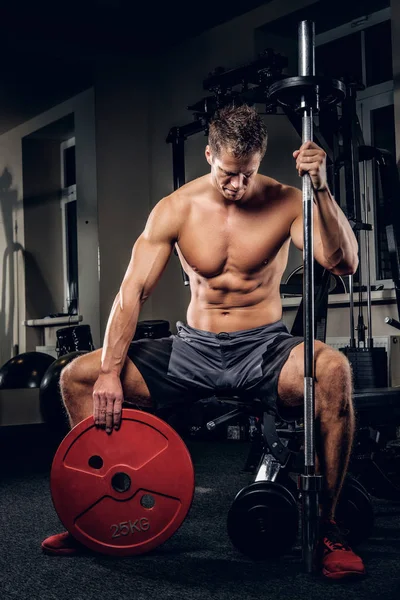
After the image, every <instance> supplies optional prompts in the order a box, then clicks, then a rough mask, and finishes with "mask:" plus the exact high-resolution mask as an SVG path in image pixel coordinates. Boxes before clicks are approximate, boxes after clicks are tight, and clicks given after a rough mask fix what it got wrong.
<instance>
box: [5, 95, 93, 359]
mask: <svg viewBox="0 0 400 600" xmlns="http://www.w3.org/2000/svg"><path fill="white" fill-rule="evenodd" d="M70 114H73V115H74V122H75V140H76V157H77V171H76V186H77V197H78V205H77V212H78V253H79V312H80V313H81V314H82V315H83V322H84V323H89V324H90V326H91V330H92V335H93V341H94V343H95V345H96V346H99V344H100V318H99V270H98V225H97V181H96V151H95V123H94V94H93V90H91V89H89V90H87V91H86V92H83V93H82V94H79V95H77V96H75V97H73V98H71V99H69V100H67V101H65V102H63V103H62V104H59V105H57V106H56V107H53V108H52V109H50V110H49V111H47V112H45V113H43V114H41V115H39V116H38V117H35V118H34V119H31V120H30V121H27V122H26V123H23V124H22V125H19V126H18V127H16V128H15V129H12V130H10V131H8V132H7V133H5V134H3V135H2V136H0V201H1V202H0V207H1V209H0V255H1V259H2V267H3V268H2V269H1V271H0V289H1V299H0V332H1V335H0V361H1V364H4V363H5V362H6V361H7V360H8V359H9V358H10V357H11V356H12V355H13V351H15V349H14V346H17V347H18V348H17V349H18V350H19V352H25V351H26V350H33V349H34V345H35V340H37V339H39V337H40V335H41V332H42V330H41V329H40V328H38V329H37V330H36V332H35V333H34V334H33V336H32V337H31V334H28V336H27V332H28V331H30V330H28V328H27V327H25V326H23V325H22V322H23V321H24V320H25V319H26V318H27V316H28V315H29V316H31V315H32V314H33V312H32V311H34V313H36V314H35V316H42V317H44V316H45V315H46V313H47V311H48V306H51V305H52V304H53V306H54V307H56V308H57V310H61V307H62V305H61V307H60V308H58V306H57V304H58V301H59V300H58V298H59V287H60V283H59V278H58V277H57V276H55V277H54V278H53V276H52V275H50V273H49V272H48V269H49V268H50V269H51V270H53V269H52V266H51V265H53V267H54V265H55V266H57V262H58V259H57V255H58V256H59V252H60V248H61V242H60V239H59V238H58V236H57V234H56V232H57V218H55V219H51V221H52V225H51V226H50V225H49V227H50V229H51V228H52V227H53V231H54V235H53V236H52V237H48V235H47V239H48V241H49V244H48V247H47V252H48V256H47V262H46V260H45V258H46V257H43V246H41V245H40V243H39V241H38V240H37V239H36V238H37V236H39V235H41V233H42V229H41V228H42V227H44V222H46V223H47V222H48V221H46V220H47V219H48V214H47V211H45V212H46V214H41V211H42V207H41V203H40V202H38V203H37V204H36V206H33V205H31V206H30V207H29V209H28V210H27V211H26V214H25V211H24V199H25V200H26V204H27V205H28V200H29V198H31V197H32V194H34V195H35V194H36V192H37V189H38V188H37V187H36V188H35V187H33V186H34V185H36V186H37V185H38V183H39V182H40V180H39V178H38V179H37V180H35V179H34V178H31V179H30V178H29V177H28V178H27V179H26V184H27V188H26V190H24V185H23V183H24V182H23V157H22V140H23V139H24V138H26V137H27V136H29V135H31V134H32V133H34V132H37V131H38V130H40V129H42V128H44V127H46V126H49V125H51V124H52V123H54V122H56V121H58V120H60V119H62V118H63V117H66V116H67V115H70ZM57 154H58V153H57ZM58 155H59V154H58ZM40 158H41V157H40V155H39V156H38V157H37V159H38V161H40ZM56 160H57V159H56ZM58 160H59V159H58ZM32 168H33V167H32ZM56 170H57V169H56V167H54V169H50V173H51V172H53V173H55V172H56ZM48 185H49V188H50V190H49V191H50V196H49V199H51V198H52V193H53V192H54V187H55V183H54V181H52V179H50V183H48ZM58 186H59V180H58ZM39 187H40V186H39ZM25 194H26V195H25ZM40 194H42V189H41V190H40V192H39V196H40ZM43 199H44V197H42V200H43ZM58 210H59V209H58ZM25 219H27V238H26V239H25ZM35 223H36V225H35ZM31 224H33V225H32V226H31ZM47 234H49V232H47ZM39 248H40V250H39ZM32 249H33V250H34V253H36V258H37V257H38V253H39V254H40V262H41V265H40V269H39V272H38V271H37V268H36V267H37V262H36V264H35V263H34V267H35V268H34V269H32V268H31V265H30V263H29V260H28V261H27V262H26V263H25V262H24V256H25V254H26V256H27V257H28V258H29V257H30V255H31V253H32ZM52 255H54V262H53V263H52V260H53V258H52ZM35 269H36V272H35ZM59 269H60V270H62V263H61V261H60V263H59ZM25 274H26V278H25ZM43 276H44V277H43ZM40 278H42V284H43V285H42V286H41V288H42V290H43V289H44V287H45V286H46V285H48V286H49V289H48V292H49V295H48V299H49V298H50V297H51V298H52V300H51V301H50V300H49V303H48V305H47V306H46V305H45V303H44V302H43V305H41V306H39V305H38V304H37V301H36V298H34V297H33V296H32V295H31V293H30V292H31V291H32V290H33V289H34V282H35V281H38V282H39V285H40ZM50 279H51V284H50ZM43 280H44V282H43ZM26 283H27V284H28V294H29V302H30V304H28V305H27V303H26V291H25V286H26ZM50 285H51V289H50ZM32 302H34V305H33V304H32ZM27 311H28V313H27ZM40 311H41V312H42V314H41V315H38V313H39V312H40Z"/></svg>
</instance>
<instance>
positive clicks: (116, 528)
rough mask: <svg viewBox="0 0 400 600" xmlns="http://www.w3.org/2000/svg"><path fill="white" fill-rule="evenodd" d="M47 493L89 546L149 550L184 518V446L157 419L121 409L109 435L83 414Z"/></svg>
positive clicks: (188, 486)
mask: <svg viewBox="0 0 400 600" xmlns="http://www.w3.org/2000/svg"><path fill="white" fill-rule="evenodd" d="M50 487H51V495H52V499H53V504H54V507H55V510H56V512H57V514H58V516H59V518H60V520H61V522H62V523H63V525H64V527H65V528H66V529H67V530H68V531H69V532H70V533H71V534H72V535H73V536H74V537H75V538H76V539H77V540H78V541H80V542H81V543H82V544H84V545H85V546H87V547H88V548H90V549H92V550H94V551H97V552H100V553H103V554H112V555H117V556H128V555H133V554H142V553H145V552H148V551H150V550H152V549H154V548H156V547H157V546H159V545H160V544H162V543H163V542H165V541H166V540H168V539H169V538H170V537H171V536H172V535H173V534H174V533H175V531H176V530H177V529H178V528H179V527H180V525H181V524H182V523H183V521H184V519H185V517H186V515H187V513H188V511H189V509H190V506H191V504H192V500H193V494H194V469H193V463H192V460H191V457H190V454H189V451H188V449H187V447H186V445H185V443H184V442H183V440H182V439H181V437H180V436H179V435H178V434H177V433H176V431H175V430H174V429H172V427H170V426H169V425H168V424H167V423H165V422H164V421H162V420H161V419H159V418H158V417H156V416H154V415H152V414H149V413H145V412H141V411H139V410H132V409H124V410H123V411H122V422H121V428H120V429H119V431H113V432H112V433H111V434H110V435H109V434H107V433H106V432H105V430H104V429H98V428H96V427H95V426H94V421H93V417H88V418H87V419H85V420H84V421H82V422H81V423H79V424H78V425H77V426H76V427H74V428H73V429H72V430H71V431H70V432H69V433H68V434H67V435H66V437H65V438H64V439H63V441H62V442H61V444H60V446H59V448H58V450H57V452H56V454H55V456H54V460H53V463H52V468H51V475H50Z"/></svg>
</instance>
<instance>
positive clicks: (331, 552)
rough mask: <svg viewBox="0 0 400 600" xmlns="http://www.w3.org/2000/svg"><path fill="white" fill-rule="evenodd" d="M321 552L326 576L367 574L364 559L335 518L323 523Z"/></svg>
mask: <svg viewBox="0 0 400 600" xmlns="http://www.w3.org/2000/svg"><path fill="white" fill-rule="evenodd" d="M319 552H320V556H321V567H322V574H323V575H324V576H325V577H328V578H329V579H344V578H346V577H361V576H363V575H365V567H364V564H363V561H362V560H361V558H360V557H359V556H357V554H355V553H354V552H353V550H352V549H351V548H350V546H349V545H348V543H347V542H346V540H345V538H344V535H343V533H342V532H341V531H340V529H339V527H338V526H337V524H336V521H334V520H333V519H331V520H330V521H325V522H324V523H321V531H320V542H319Z"/></svg>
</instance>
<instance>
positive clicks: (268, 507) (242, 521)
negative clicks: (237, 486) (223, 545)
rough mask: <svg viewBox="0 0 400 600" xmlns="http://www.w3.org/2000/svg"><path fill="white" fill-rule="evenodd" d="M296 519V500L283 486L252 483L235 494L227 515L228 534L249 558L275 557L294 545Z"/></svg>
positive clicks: (296, 529) (273, 483)
mask: <svg viewBox="0 0 400 600" xmlns="http://www.w3.org/2000/svg"><path fill="white" fill-rule="evenodd" d="M298 520H299V511H298V507H297V503H296V500H295V498H294V496H293V494H292V493H291V492H290V491H289V490H288V489H287V488H286V487H284V486H283V485H282V484H280V483H275V482H273V481H256V482H254V483H252V484H250V485H249V486H247V487H245V488H243V489H242V490H240V492H239V493H238V494H237V495H236V497H235V499H234V501H233V503H232V506H231V508H230V510H229V512H228V519H227V528H228V535H229V537H230V539H231V542H232V544H233V545H234V546H235V547H236V548H237V549H238V550H239V551H240V552H242V553H243V554H245V555H247V556H249V557H250V558H253V559H265V558H274V557H275V558H277V557H279V556H281V555H282V554H284V553H285V552H288V551H289V550H290V549H291V548H292V546H293V545H294V543H295V542H296V539H297V533H298Z"/></svg>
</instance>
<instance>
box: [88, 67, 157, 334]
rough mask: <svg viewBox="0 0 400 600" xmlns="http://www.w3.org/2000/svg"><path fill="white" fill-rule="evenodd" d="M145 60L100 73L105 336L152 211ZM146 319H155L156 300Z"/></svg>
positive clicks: (99, 200) (99, 171) (99, 166)
mask: <svg viewBox="0 0 400 600" xmlns="http://www.w3.org/2000/svg"><path fill="white" fill-rule="evenodd" d="M146 67H147V65H146V64H145V61H143V59H141V60H140V61H139V62H135V63H134V64H132V63H131V62H127V63H125V64H124V63H121V60H119V61H118V63H111V64H106V65H105V66H104V67H103V68H101V69H100V68H99V70H98V72H97V74H96V88H95V89H96V160H97V190H98V191H97V206H98V227H99V248H100V265H101V267H100V268H101V277H100V319H101V339H103V336H104V330H105V327H106V323H107V318H108V315H109V312H110V309H111V305H112V303H113V300H114V297H115V295H116V293H117V292H118V289H119V285H120V283H121V280H122V278H123V276H124V273H125V270H126V268H127V266H128V262H129V260H130V255H131V250H132V246H133V244H134V242H135V240H136V238H137V237H138V236H139V235H140V233H141V231H142V229H143V227H144V224H145V222H146V219H147V216H148V213H149V210H150V188H151V179H150V160H151V159H150V140H149V122H150V112H149V97H148V92H147V87H148V86H147V82H148V81H149V80H150V79H151V72H150V73H148V72H147V70H146ZM141 318H142V319H145V318H151V299H150V301H148V302H147V304H146V305H145V307H144V309H143V311H142V315H141Z"/></svg>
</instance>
